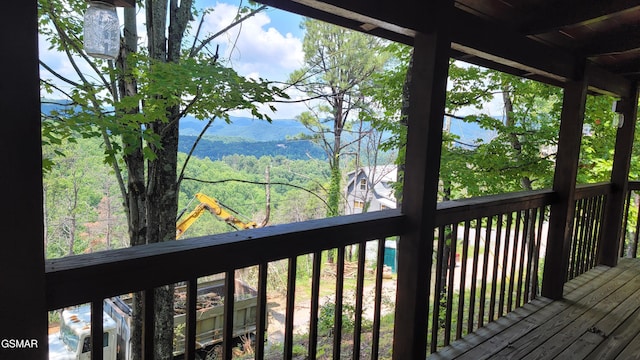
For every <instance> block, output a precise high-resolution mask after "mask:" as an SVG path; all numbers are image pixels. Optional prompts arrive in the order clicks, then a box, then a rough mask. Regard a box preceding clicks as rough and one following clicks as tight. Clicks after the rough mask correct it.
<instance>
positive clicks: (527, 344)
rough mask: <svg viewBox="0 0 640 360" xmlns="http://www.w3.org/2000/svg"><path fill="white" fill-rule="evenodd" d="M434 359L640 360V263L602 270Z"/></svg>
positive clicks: (630, 261)
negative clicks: (558, 296) (556, 297)
mask: <svg viewBox="0 0 640 360" xmlns="http://www.w3.org/2000/svg"><path fill="white" fill-rule="evenodd" d="M564 294H565V296H564V299H563V300H561V301H551V300H549V299H547V298H538V299H536V300H534V301H532V302H531V303H529V304H527V305H526V306H525V307H524V308H521V309H518V310H516V311H513V312H512V313H510V314H508V315H507V316H505V317H503V318H501V319H499V320H497V321H495V322H492V323H490V324H488V325H487V326H485V327H483V328H481V329H478V330H477V331H476V332H475V333H473V334H469V335H467V336H465V337H464V338H462V339H460V340H457V341H455V342H454V343H452V344H451V345H450V346H448V347H446V348H443V349H442V350H441V351H439V352H438V353H434V354H431V355H430V356H429V357H428V359H468V360H479V359H509V360H515V359H527V360H529V359H594V360H595V359H597V360H609V359H620V360H622V359H624V360H628V359H640V259H620V262H619V264H618V266H616V267H614V268H610V267H606V266H599V267H596V268H594V269H592V270H590V271H589V272H588V273H586V274H583V275H581V276H579V277H577V278H575V279H573V280H571V281H569V282H568V283H567V284H566V285H565V291H564Z"/></svg>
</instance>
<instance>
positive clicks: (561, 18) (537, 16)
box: [519, 0, 640, 35]
mask: <svg viewBox="0 0 640 360" xmlns="http://www.w3.org/2000/svg"><path fill="white" fill-rule="evenodd" d="M544 3H545V4H548V6H546V7H536V8H535V9H534V8H532V9H528V10H527V14H525V20H524V21H523V23H524V24H523V25H522V26H521V27H520V29H519V30H520V31H521V32H522V33H523V34H527V35H535V34H544V33H548V32H551V31H555V30H558V29H561V28H564V27H568V26H575V25H585V24H589V23H591V22H596V21H601V20H604V19H607V18H611V17H614V16H616V15H618V14H621V13H624V12H628V11H636V10H638V9H639V8H640V0H572V1H551V2H544Z"/></svg>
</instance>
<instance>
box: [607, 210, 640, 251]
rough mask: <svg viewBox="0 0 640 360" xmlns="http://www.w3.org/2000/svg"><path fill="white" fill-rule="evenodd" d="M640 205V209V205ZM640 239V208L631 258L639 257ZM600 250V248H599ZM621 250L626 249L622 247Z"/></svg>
mask: <svg viewBox="0 0 640 360" xmlns="http://www.w3.org/2000/svg"><path fill="white" fill-rule="evenodd" d="M638 205H639V207H640V204H638ZM601 226H602V225H601ZM639 237H640V208H639V209H638V216H637V217H636V233H635V234H633V249H632V252H631V257H633V258H636V257H637V256H638V241H639V239H638V238H639ZM598 248H600V246H598ZM621 248H624V246H621ZM598 256H599V255H598Z"/></svg>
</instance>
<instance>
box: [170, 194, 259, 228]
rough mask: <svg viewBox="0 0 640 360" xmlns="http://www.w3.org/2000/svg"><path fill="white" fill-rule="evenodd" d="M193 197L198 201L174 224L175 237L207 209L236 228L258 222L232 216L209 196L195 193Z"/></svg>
mask: <svg viewBox="0 0 640 360" xmlns="http://www.w3.org/2000/svg"><path fill="white" fill-rule="evenodd" d="M195 197H196V198H197V199H198V201H200V203H199V204H198V206H196V208H195V209H193V211H191V212H190V213H189V214H188V215H187V216H186V217H185V218H184V219H182V220H180V221H179V222H178V224H177V225H176V239H179V238H180V237H181V236H182V235H183V234H184V232H185V231H187V229H188V228H189V227H190V226H191V225H193V223H194V222H195V221H196V220H198V218H199V217H200V216H201V215H202V214H203V213H204V212H205V211H209V212H210V213H211V214H213V215H214V216H215V217H216V218H218V219H220V220H222V221H224V222H226V223H227V224H229V225H231V227H233V228H234V229H236V230H244V229H254V228H257V227H258V224H256V223H255V222H253V221H250V222H244V221H242V220H240V219H238V218H237V217H235V216H233V215H232V214H231V213H230V212H229V211H227V210H225V209H224V208H223V207H222V206H221V205H220V203H219V202H218V201H217V200H216V199H214V198H212V197H210V196H207V195H205V194H203V193H197V194H196V195H195Z"/></svg>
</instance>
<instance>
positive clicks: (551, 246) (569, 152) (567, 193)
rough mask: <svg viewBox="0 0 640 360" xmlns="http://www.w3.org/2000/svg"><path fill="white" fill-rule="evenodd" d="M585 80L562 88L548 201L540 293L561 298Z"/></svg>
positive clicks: (568, 245)
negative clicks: (554, 199)
mask: <svg viewBox="0 0 640 360" xmlns="http://www.w3.org/2000/svg"><path fill="white" fill-rule="evenodd" d="M586 99H587V81H586V79H582V80H579V81H573V82H571V83H569V84H568V85H567V86H566V87H565V89H564V98H563V101H562V114H561V121H560V136H559V140H558V155H557V158H556V168H555V175H554V179H553V190H554V192H555V193H557V195H558V201H557V202H556V203H555V204H553V205H551V214H550V218H549V234H548V240H547V250H546V255H545V262H544V273H543V274H542V296H546V297H548V298H551V299H561V298H562V290H563V286H564V282H565V279H566V274H567V266H568V263H569V250H570V244H571V236H572V232H571V230H572V226H573V216H574V211H575V205H574V193H575V188H576V177H577V173H578V158H579V156H580V141H581V138H582V125H583V120H584V109H585V103H586Z"/></svg>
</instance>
